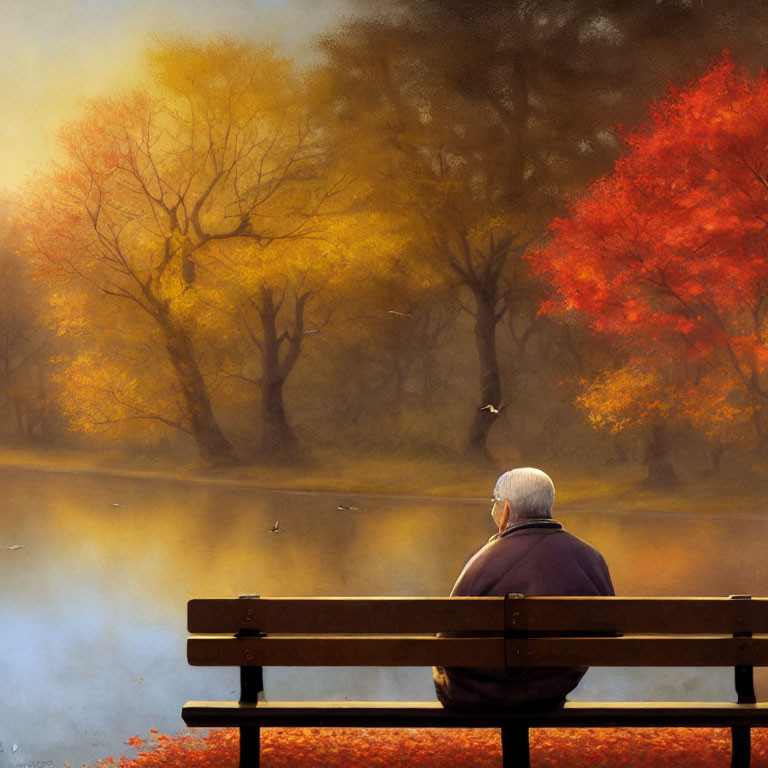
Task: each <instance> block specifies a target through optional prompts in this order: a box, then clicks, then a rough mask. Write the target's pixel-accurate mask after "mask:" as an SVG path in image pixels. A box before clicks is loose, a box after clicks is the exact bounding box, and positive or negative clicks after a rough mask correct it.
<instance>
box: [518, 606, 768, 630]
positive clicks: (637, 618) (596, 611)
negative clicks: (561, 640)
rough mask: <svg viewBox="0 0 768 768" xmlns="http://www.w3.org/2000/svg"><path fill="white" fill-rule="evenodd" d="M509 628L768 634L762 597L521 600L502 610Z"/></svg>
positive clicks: (765, 609) (767, 617)
mask: <svg viewBox="0 0 768 768" xmlns="http://www.w3.org/2000/svg"><path fill="white" fill-rule="evenodd" d="M507 611H508V624H509V627H510V628H511V629H520V630H531V631H568V630H571V631H574V632H578V631H582V632H590V631H592V632H595V631H611V630H612V631H617V632H628V633H651V632H655V633H664V632H667V633H671V634H718V633H727V634H732V633H733V632H754V633H756V634H766V633H768V598H754V599H752V600H731V599H729V598H727V597H714V598H713V597H683V598H666V597H664V598H662V597H567V598H563V597H527V598H523V599H516V600H510V601H509V602H508V606H507Z"/></svg>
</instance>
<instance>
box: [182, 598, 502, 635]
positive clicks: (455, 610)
mask: <svg viewBox="0 0 768 768" xmlns="http://www.w3.org/2000/svg"><path fill="white" fill-rule="evenodd" d="M187 609H188V621H187V624H188V629H189V631H190V632H192V633H196V634H204V633H215V634H222V633H225V632H239V631H241V630H244V629H248V630H253V629H258V630H259V631H260V632H275V633H312V632H317V633H324V632H326V633H327V632H330V633H335V634H339V633H348V632H351V633H359V634H362V633H366V632H386V633H392V634H404V633H418V632H429V633H434V632H461V631H478V632H479V631H496V632H503V631H504V598H503V597H463V598H449V597H428V598H424V597H398V598H391V597H365V598H325V597H315V598H312V597H310V598H306V597H295V598H294V597H289V598H271V597H264V598H252V599H241V600H238V599H234V600H232V599H221V600H219V599H201V600H190V601H189V602H188V604H187Z"/></svg>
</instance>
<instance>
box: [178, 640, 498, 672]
mask: <svg viewBox="0 0 768 768" xmlns="http://www.w3.org/2000/svg"><path fill="white" fill-rule="evenodd" d="M187 659H188V661H189V663H190V664H193V665H195V666H258V665H262V666H280V667H282V666H301V667H304V666H306V667H316V666H321V667H324V666H350V667H352V666H369V667H379V666H381V667H392V666H396V667H428V666H432V665H433V664H436V665H439V666H453V667H503V666H504V638H502V637H487V638H463V637H459V638H455V637H409V636H406V637H397V636H391V637H390V636H388V637H333V636H327V635H325V636H321V637H285V636H282V637H247V638H246V637H238V638H235V637H191V638H189V639H188V640H187Z"/></svg>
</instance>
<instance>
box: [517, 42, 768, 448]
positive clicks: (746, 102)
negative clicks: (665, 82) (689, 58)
mask: <svg viewBox="0 0 768 768" xmlns="http://www.w3.org/2000/svg"><path fill="white" fill-rule="evenodd" d="M767 138H768V73H766V72H765V71H763V72H761V73H760V74H759V75H757V76H756V77H755V76H752V75H751V74H750V73H749V72H748V71H746V70H745V69H742V68H739V67H737V66H736V65H735V64H734V62H733V61H731V59H730V57H729V56H728V55H727V54H726V55H725V56H724V58H723V60H722V61H721V62H720V63H719V64H718V65H717V66H714V67H712V68H711V69H710V71H709V72H707V73H706V74H705V75H704V76H703V77H701V78H700V79H699V80H697V81H696V82H694V83H692V84H691V85H690V86H689V87H688V88H686V89H684V90H682V91H675V90H673V91H672V92H671V94H670V95H669V96H668V97H667V98H666V99H665V100H664V101H662V102H661V103H659V104H657V105H656V106H655V108H654V110H653V112H652V114H651V119H650V121H649V122H648V123H647V124H646V125H645V126H643V127H642V128H641V129H639V130H638V131H636V132H634V133H632V134H629V135H628V136H626V143H627V151H626V153H625V154H624V156H623V157H621V158H620V159H619V160H618V161H617V162H616V164H615V166H614V169H613V172H612V173H611V174H610V175H607V176H604V177H603V178H601V179H599V180H598V181H596V182H595V183H594V184H593V185H592V186H591V187H590V190H589V193H588V194H587V195H585V196H584V197H583V198H581V199H579V200H577V201H575V202H574V203H573V205H572V206H571V211H570V216H569V218H567V219H557V220H555V221H554V222H553V224H552V225H551V230H552V232H553V239H552V241H551V243H550V244H549V245H548V246H547V247H546V248H540V249H537V250H535V251H533V252H532V253H531V254H529V256H530V260H531V263H532V265H533V267H534V270H535V271H536V272H538V273H540V274H543V275H546V276H547V277H548V278H549V279H550V280H551V282H552V286H553V288H554V293H553V296H552V298H551V299H550V300H549V301H548V302H547V303H546V304H545V305H544V307H543V311H552V312H569V311H575V312H577V313H579V314H581V315H582V316H583V317H584V318H585V319H586V320H587V322H588V323H589V325H590V326H591V327H592V329H593V330H595V331H596V332H599V333H603V334H607V335H609V336H611V337H612V338H613V339H614V340H615V341H616V342H617V343H618V344H619V345H620V346H621V347H622V348H624V349H626V350H628V352H629V354H630V355H631V356H632V357H636V356H639V357H640V358H641V359H642V360H643V363H644V364H645V363H647V362H650V363H651V364H652V366H653V367H655V368H656V369H657V370H658V371H660V372H664V373H665V374H666V375H669V372H672V373H673V375H674V378H675V379H676V380H677V381H678V382H679V383H681V384H682V383H685V385H686V387H687V389H688V395H690V396H689V397H686V398H685V400H684V402H683V407H680V408H679V409H678V410H679V412H681V413H683V415H684V416H686V417H689V418H688V420H689V421H691V422H694V423H695V422H697V421H700V422H702V423H703V424H702V425H703V426H705V427H706V428H708V429H709V430H710V431H712V432H721V431H722V429H721V427H722V425H723V424H724V423H726V422H728V421H738V422H741V424H742V425H750V428H754V429H755V430H756V432H757V437H758V438H759V439H761V440H762V439H764V438H765V436H766V434H768V422H766V418H765V413H762V412H761V411H764V410H765V408H764V406H765V405H766V402H767V401H768V397H767V396H768V384H767V382H768V346H767V345H766V331H768V312H766V308H767V307H768V302H767V301H766V299H768V228H766V221H768V184H766V166H765V145H766V139H767ZM713 378H714V379H717V382H718V384H717V386H716V387H711V386H709V384H710V382H711V381H712V380H713ZM604 385H605V382H602V383H601V386H602V388H603V389H605V386H604ZM614 389H615V387H614ZM638 394H642V392H641V390H640V389H639V388H638ZM688 401H690V413H684V411H685V410H686V408H685V406H686V405H687V403H688ZM609 402H612V400H611V398H609ZM603 410H605V409H603ZM707 413H713V414H715V417H714V418H712V419H710V418H708V416H707ZM601 418H606V417H605V415H604V414H603V415H601ZM612 418H613V417H612V416H611V415H610V414H609V416H608V417H607V420H608V421H611V419H612ZM742 429H743V426H742Z"/></svg>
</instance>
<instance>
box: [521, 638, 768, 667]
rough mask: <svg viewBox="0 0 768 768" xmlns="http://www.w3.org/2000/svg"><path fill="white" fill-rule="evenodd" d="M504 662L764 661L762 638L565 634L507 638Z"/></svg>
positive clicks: (767, 645)
mask: <svg viewBox="0 0 768 768" xmlns="http://www.w3.org/2000/svg"><path fill="white" fill-rule="evenodd" d="M507 664H508V666H523V667H558V666H591V667H657V666H658V667H730V666H736V665H745V666H766V665H768V638H766V637H760V638H757V637H750V638H733V637H690V636H682V637H634V636H633V637H627V636H624V637H566V638H551V637H545V638H528V639H512V640H507Z"/></svg>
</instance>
